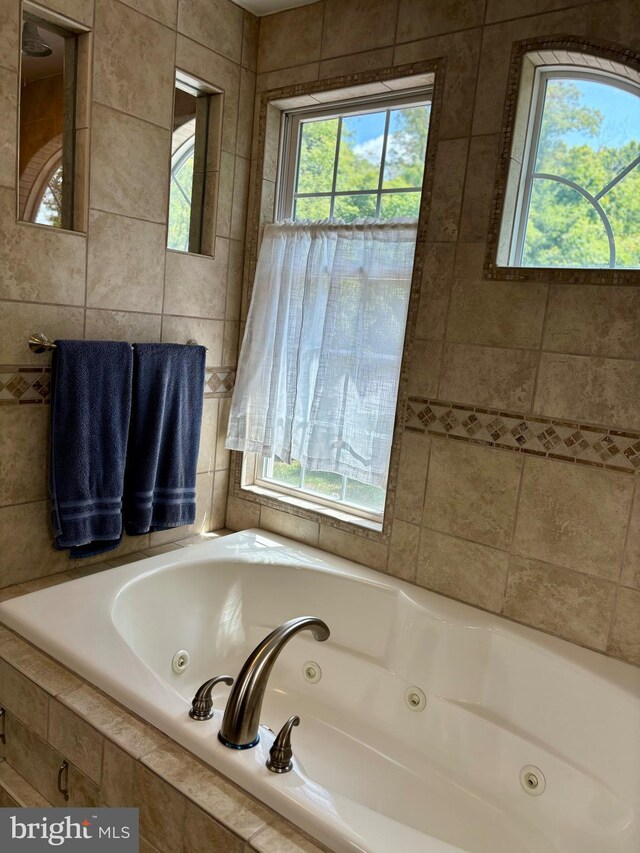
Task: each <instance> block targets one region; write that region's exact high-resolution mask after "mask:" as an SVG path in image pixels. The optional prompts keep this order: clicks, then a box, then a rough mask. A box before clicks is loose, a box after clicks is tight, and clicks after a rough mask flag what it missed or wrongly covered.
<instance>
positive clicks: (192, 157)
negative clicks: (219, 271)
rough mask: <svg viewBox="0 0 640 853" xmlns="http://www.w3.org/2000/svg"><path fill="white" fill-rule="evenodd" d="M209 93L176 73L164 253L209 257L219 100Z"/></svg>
mask: <svg viewBox="0 0 640 853" xmlns="http://www.w3.org/2000/svg"><path fill="white" fill-rule="evenodd" d="M212 91H213V90H212V89H211V88H210V87H208V86H207V85H206V84H204V83H202V82H200V81H198V80H194V79H193V78H191V77H189V76H187V75H186V74H183V73H182V72H178V73H177V74H176V86H175V90H174V100H173V135H172V139H171V178H170V186H169V228H168V234H167V248H168V249H173V250H174V251H177V252H193V253H195V254H201V255H212V254H213V247H214V235H215V221H214V220H215V217H212V216H211V212H212V210H214V209H215V196H216V193H217V182H216V177H217V171H216V162H217V155H218V150H219V145H220V134H219V131H220V121H219V120H220V116H221V109H222V103H221V102H222V95H221V94H220V93H215V94H212ZM216 129H217V131H218V132H217V133H216Z"/></svg>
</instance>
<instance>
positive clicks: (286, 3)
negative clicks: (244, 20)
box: [235, 0, 316, 15]
mask: <svg viewBox="0 0 640 853" xmlns="http://www.w3.org/2000/svg"><path fill="white" fill-rule="evenodd" d="M235 2H236V3H237V4H238V6H242V7H243V8H244V9H248V10H249V11H250V12H253V14H254V15H271V14H272V12H281V11H282V10H283V9H293V8H294V7H296V6H309V5H310V4H311V3H315V2H316V0H235Z"/></svg>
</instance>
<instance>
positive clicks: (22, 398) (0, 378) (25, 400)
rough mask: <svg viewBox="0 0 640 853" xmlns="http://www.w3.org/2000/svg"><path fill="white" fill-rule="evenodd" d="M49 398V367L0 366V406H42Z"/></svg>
mask: <svg viewBox="0 0 640 853" xmlns="http://www.w3.org/2000/svg"><path fill="white" fill-rule="evenodd" d="M50 396H51V368H50V367H39V366H37V365H36V366H34V365H17V364H0V406H7V405H8V406H12V405H21V406H24V405H33V404H36V405H38V404H39V405H42V404H43V403H48V402H49V398H50Z"/></svg>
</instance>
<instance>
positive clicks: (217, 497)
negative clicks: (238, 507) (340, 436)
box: [209, 471, 229, 530]
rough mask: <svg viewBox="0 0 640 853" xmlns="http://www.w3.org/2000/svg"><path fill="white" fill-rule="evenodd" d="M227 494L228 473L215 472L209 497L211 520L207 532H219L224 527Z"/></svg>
mask: <svg viewBox="0 0 640 853" xmlns="http://www.w3.org/2000/svg"><path fill="white" fill-rule="evenodd" d="M228 493H229V472H228V471H216V472H215V476H214V479H213V494H212V496H211V519H210V521H209V530H220V529H222V528H223V527H225V525H226V515H227V495H228Z"/></svg>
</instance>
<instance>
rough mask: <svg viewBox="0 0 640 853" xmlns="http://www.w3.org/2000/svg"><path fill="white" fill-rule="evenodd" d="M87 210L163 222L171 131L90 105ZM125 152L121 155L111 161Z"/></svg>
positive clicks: (165, 206) (100, 106)
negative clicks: (91, 109) (95, 209)
mask: <svg viewBox="0 0 640 853" xmlns="http://www.w3.org/2000/svg"><path fill="white" fill-rule="evenodd" d="M91 144H92V164H91V165H92V169H91V206H92V207H94V208H97V209H98V210H104V211H108V212H110V213H120V214H122V215H124V216H134V217H138V218H140V219H147V220H149V221H151V222H160V223H164V222H165V221H166V218H167V192H168V186H169V151H170V132H169V131H168V130H164V129H163V128H160V127H156V126H155V125H152V124H149V123H148V122H145V121H141V120H140V119H137V118H133V117H131V116H127V115H124V114H123V113H118V112H115V111H114V110H112V109H109V107H105V106H102V105H101V104H95V105H94V108H93V133H92V140H91ZM114 151H126V152H127V156H126V157H114V155H113V152H114Z"/></svg>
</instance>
